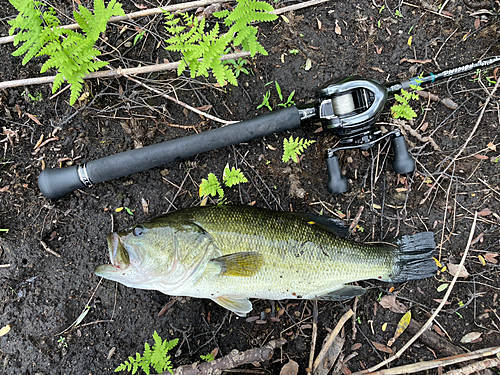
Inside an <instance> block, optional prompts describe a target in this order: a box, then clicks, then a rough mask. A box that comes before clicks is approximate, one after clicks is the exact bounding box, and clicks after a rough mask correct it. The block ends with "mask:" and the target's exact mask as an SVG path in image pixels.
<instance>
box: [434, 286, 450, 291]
mask: <svg viewBox="0 0 500 375" xmlns="http://www.w3.org/2000/svg"><path fill="white" fill-rule="evenodd" d="M448 285H449V284H441V285H440V286H438V287H437V291H438V292H442V291H444V290H445V289H446V288H448Z"/></svg>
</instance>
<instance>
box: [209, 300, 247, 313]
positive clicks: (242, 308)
mask: <svg viewBox="0 0 500 375" xmlns="http://www.w3.org/2000/svg"><path fill="white" fill-rule="evenodd" d="M213 300H214V301H215V302H216V303H217V304H219V305H221V306H222V307H224V308H225V309H228V310H231V311H232V312H234V313H235V314H236V315H238V316H242V317H244V316H246V314H247V313H249V312H250V311H252V303H251V302H250V301H249V300H248V298H240V297H233V296H220V297H216V298H214V299H213Z"/></svg>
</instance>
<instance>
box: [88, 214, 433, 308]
mask: <svg viewBox="0 0 500 375" xmlns="http://www.w3.org/2000/svg"><path fill="white" fill-rule="evenodd" d="M345 233H346V228H345V226H343V225H342V224H339V222H338V221H336V220H334V219H331V218H327V217H323V216H318V215H313V214H300V213H292V212H278V211H271V210H265V209H259V208H254V207H250V206H228V205H219V206H210V207H194V208H189V209H185V210H180V211H176V212H173V213H170V214H167V215H164V216H160V217H158V218H155V219H153V220H151V221H149V222H146V223H143V224H138V225H136V226H134V227H131V228H128V229H126V230H125V231H122V232H118V233H113V234H110V235H109V237H108V244H109V247H110V258H111V263H112V265H102V266H99V267H97V269H96V274H98V275H100V276H102V277H105V278H108V279H110V280H115V281H118V282H121V283H122V284H124V285H127V286H131V287H136V288H143V289H156V290H159V291H162V292H164V293H166V294H169V295H179V296H191V297H199V298H210V299H212V300H214V301H215V302H217V303H218V304H220V305H222V306H224V307H225V308H228V309H230V310H232V311H234V312H235V313H237V314H239V315H245V314H246V313H248V312H249V311H250V310H251V308H252V305H251V303H250V302H249V301H248V298H268V299H274V300H278V299H293V298H305V299H320V300H341V299H345V298H350V297H353V296H357V295H361V294H363V293H364V289H363V288H361V287H359V286H353V285H347V283H350V282H354V281H360V280H366V279H380V280H383V281H396V282H401V281H407V280H413V279H419V278H423V277H428V276H431V275H432V273H433V272H434V271H435V269H436V265H435V262H434V261H433V259H432V257H431V253H432V251H433V249H434V247H435V244H434V236H433V234H432V233H431V232H424V233H419V234H415V235H412V236H403V237H400V238H398V239H396V240H394V241H393V243H379V244H372V245H365V244H360V243H357V242H354V241H351V240H347V239H346V238H344V237H345ZM127 259H128V260H129V261H128V263H127Z"/></svg>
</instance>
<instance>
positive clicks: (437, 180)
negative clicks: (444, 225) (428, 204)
mask: <svg viewBox="0 0 500 375" xmlns="http://www.w3.org/2000/svg"><path fill="white" fill-rule="evenodd" d="M499 84H500V79H499V80H497V83H496V85H495V87H494V88H493V91H491V93H490V95H489V96H488V98H487V99H486V102H485V103H484V105H483V109H482V110H481V113H480V114H479V117H478V119H477V121H476V124H475V125H474V128H473V129H472V131H471V132H470V134H469V137H468V138H467V140H466V141H465V143H464V144H463V145H462V147H461V148H460V150H458V153H457V154H456V155H455V157H454V158H453V160H452V161H451V162H450V163H448V165H447V166H446V168H445V169H444V170H443V171H442V172H441V174H440V175H439V176H438V177H436V181H434V183H433V184H432V186H431V187H430V188H429V191H428V193H426V195H425V197H424V199H422V201H421V202H420V204H423V203H424V202H425V201H426V200H427V198H429V195H430V192H431V191H432V190H433V189H434V187H435V186H436V184H437V183H438V182H439V179H440V178H441V176H443V175H444V173H445V172H446V171H447V170H448V168H450V167H451V166H452V165H453V164H454V163H455V161H456V160H457V159H458V157H459V156H460V155H461V154H462V152H464V151H465V149H466V148H467V145H468V144H469V142H470V141H471V140H472V138H473V137H474V134H475V133H476V130H477V128H478V127H479V124H480V123H481V120H482V119H483V116H484V112H485V111H486V108H487V107H488V104H489V103H490V100H491V98H492V97H493V94H495V91H496V90H497V88H498V85H499Z"/></svg>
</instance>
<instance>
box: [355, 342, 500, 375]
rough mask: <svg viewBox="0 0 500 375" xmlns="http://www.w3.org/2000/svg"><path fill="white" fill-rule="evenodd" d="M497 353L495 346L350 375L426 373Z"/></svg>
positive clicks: (499, 351)
mask: <svg viewBox="0 0 500 375" xmlns="http://www.w3.org/2000/svg"><path fill="white" fill-rule="evenodd" d="M497 353H500V346H496V347H493V348H486V349H480V350H476V351H475V352H471V353H466V354H461V355H455V356H452V357H446V358H441V359H436V360H433V361H425V362H417V363H413V364H411V365H405V366H399V367H393V368H390V369H386V370H381V371H377V372H363V371H361V372H355V373H354V374H352V375H357V374H367V375H399V374H412V373H415V372H420V371H426V370H430V369H433V368H438V367H444V366H450V365H454V364H456V363H461V362H465V361H470V360H473V359H478V358H484V357H489V356H492V355H495V354H497Z"/></svg>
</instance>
